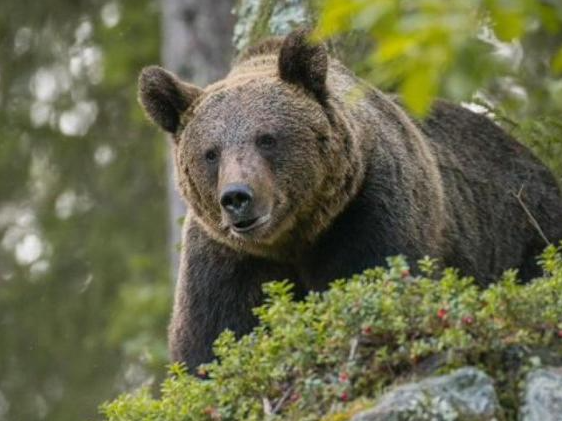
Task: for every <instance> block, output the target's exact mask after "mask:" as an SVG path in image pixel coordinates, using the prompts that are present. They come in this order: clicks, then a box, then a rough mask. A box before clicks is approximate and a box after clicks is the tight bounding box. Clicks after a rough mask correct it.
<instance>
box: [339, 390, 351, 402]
mask: <svg viewBox="0 0 562 421" xmlns="http://www.w3.org/2000/svg"><path fill="white" fill-rule="evenodd" d="M340 399H341V400H342V402H347V401H348V400H349V395H348V394H347V392H343V393H342V394H341V395H340Z"/></svg>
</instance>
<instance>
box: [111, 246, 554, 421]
mask: <svg viewBox="0 0 562 421" xmlns="http://www.w3.org/2000/svg"><path fill="white" fill-rule="evenodd" d="M388 263H389V268H388V269H382V268H376V269H373V270H367V271H365V272H364V273H363V274H361V275H357V276H354V277H353V278H351V279H348V280H338V281H335V282H334V283H333V286H332V288H331V289H330V290H329V291H327V292H325V293H322V294H311V295H309V296H308V297H307V298H306V300H304V301H302V302H299V301H293V300H292V299H291V285H290V284H289V283H287V282H276V283H270V284H267V285H266V286H265V292H266V293H267V296H268V299H267V301H266V304H265V305H263V306H262V307H260V308H258V309H256V310H255V312H256V315H257V316H258V317H259V319H260V325H259V327H257V328H256V329H255V330H254V331H253V332H252V333H251V334H249V335H247V336H244V337H242V338H241V339H240V340H238V341H237V340H236V339H235V338H234V336H233V334H232V333H231V332H225V333H223V334H222V335H221V336H220V338H219V339H218V340H217V341H216V343H215V351H216V354H217V356H218V358H219V360H220V362H218V361H215V362H213V363H211V364H207V365H203V366H201V367H200V368H199V369H198V372H199V374H200V375H201V374H204V375H205V376H206V377H208V378H207V379H206V380H201V379H199V378H197V377H195V376H192V375H189V374H186V370H184V369H183V368H182V367H180V366H178V365H175V366H173V367H172V368H171V374H173V377H171V378H169V379H168V380H166V381H165V382H164V383H163V385H162V395H161V397H160V398H152V397H151V395H150V393H149V391H148V390H146V389H145V390H142V391H140V392H139V393H137V394H134V395H123V396H121V397H120V398H119V399H117V400H116V401H114V402H112V403H109V404H106V405H105V406H104V407H103V412H104V413H105V415H106V417H107V419H108V420H109V421H133V420H135V421H136V420H141V419H142V420H157V419H165V420H167V421H174V420H178V421H179V420H218V419H222V420H263V419H295V420H297V419H298V420H316V419H319V418H322V417H325V418H323V419H325V420H335V419H337V420H345V419H348V418H349V415H350V413H352V412H354V411H357V410H358V409H360V408H362V407H364V406H365V405H366V404H367V403H368V402H370V401H372V400H373V399H376V397H377V396H378V395H379V394H380V393H381V392H382V391H383V390H384V389H385V387H386V386H388V385H389V384H390V383H391V382H393V381H394V380H395V379H397V378H401V377H403V376H405V377H407V376H409V375H411V373H415V372H420V371H421V372H423V371H424V370H427V369H428V368H427V367H428V366H434V368H435V367H439V370H440V371H447V370H450V369H452V368H454V367H458V366H461V365H466V364H471V365H478V366H481V367H482V368H484V369H485V370H486V371H487V372H488V373H490V374H492V375H493V376H494V377H495V378H496V379H497V380H498V383H499V390H500V393H501V399H502V401H503V404H504V405H505V407H506V408H507V409H508V410H509V408H513V407H514V400H515V401H516V400H517V391H516V389H515V388H516V385H517V381H516V380H517V378H518V376H520V375H521V374H522V373H523V372H524V371H525V368H526V364H531V363H532V362H533V361H534V362H535V363H536V358H533V357H530V356H531V355H532V351H531V350H544V349H549V348H550V349H551V350H556V351H557V352H560V351H562V295H561V294H560V291H561V290H562V247H561V248H558V249H557V248H556V247H554V246H550V247H549V248H547V250H546V251H545V252H544V254H543V256H542V258H541V264H542V267H543V269H544V277H542V278H540V279H536V280H535V281H534V282H533V283H531V284H529V285H521V284H519V283H517V274H516V272H514V271H508V272H506V273H505V275H504V276H503V278H502V279H500V280H498V283H497V284H496V285H494V286H492V287H491V288H489V289H487V290H485V291H482V290H480V289H479V288H478V287H476V286H475V284H474V282H473V279H470V278H462V277H459V276H458V274H457V273H456V272H455V271H454V270H452V269H447V270H445V271H443V272H442V273H437V270H436V269H435V264H434V262H433V261H431V260H429V259H426V260H424V261H422V262H420V267H421V268H422V272H423V276H412V275H411V274H410V272H409V270H408V266H407V265H406V263H405V261H404V259H403V258H401V257H395V258H391V259H389V261H388ZM509 354H511V355H512V357H513V356H514V355H517V358H511V359H507V358H504V357H505V356H506V355H509ZM516 359H517V360H518V361H519V362H518V363H514V361H515V360H516ZM506 361H511V362H506ZM268 415H269V417H268Z"/></svg>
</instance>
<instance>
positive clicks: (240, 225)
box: [231, 215, 269, 234]
mask: <svg viewBox="0 0 562 421" xmlns="http://www.w3.org/2000/svg"><path fill="white" fill-rule="evenodd" d="M268 220H269V215H265V216H260V217H258V218H250V219H245V220H243V221H238V222H236V223H234V224H232V225H231V228H232V230H233V231H234V232H236V233H239V234H241V233H247V232H250V231H252V230H254V229H256V228H258V227H260V226H262V225H263V224H265V223H266V222H267V221H268Z"/></svg>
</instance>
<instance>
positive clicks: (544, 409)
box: [521, 368, 562, 421]
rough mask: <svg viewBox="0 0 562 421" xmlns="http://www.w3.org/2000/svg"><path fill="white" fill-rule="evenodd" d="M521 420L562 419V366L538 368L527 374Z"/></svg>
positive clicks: (557, 420)
mask: <svg viewBox="0 0 562 421" xmlns="http://www.w3.org/2000/svg"><path fill="white" fill-rule="evenodd" d="M521 420H522V421H562V368H538V369H535V370H533V371H531V372H530V373H529V374H528V375H527V378H526V380H525V385H524V389H523V406H522V408H521Z"/></svg>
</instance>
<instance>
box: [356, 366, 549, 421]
mask: <svg viewBox="0 0 562 421" xmlns="http://www.w3.org/2000/svg"><path fill="white" fill-rule="evenodd" d="M500 414H501V408H500V406H499V403H498V399H497V396H496V392H495V390H494V385H493V381H492V379H490V377H488V376H487V375H486V374H485V373H483V372H482V371H480V370H477V369H475V368H472V367H466V368H462V369H459V370H457V371H454V372H453V373H451V374H449V375H446V376H440V377H430V378H428V379H425V380H422V381H420V382H417V383H408V384H406V385H403V386H399V387H397V388H396V389H394V390H391V391H390V392H388V393H387V394H385V395H383V396H382V397H381V399H380V400H379V403H378V404H377V405H376V406H375V407H374V408H372V409H370V410H367V411H365V412H362V413H359V414H357V415H355V416H354V417H353V418H352V421H383V420H384V421H403V420H404V421H406V420H435V421H441V420H442V421H453V420H454V421H492V420H497V419H501V415H500ZM543 421H544V420H543Z"/></svg>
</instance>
